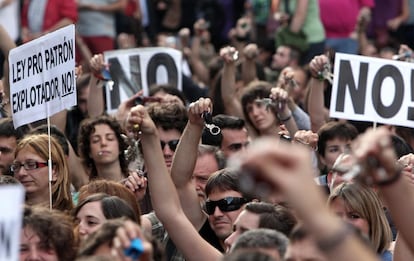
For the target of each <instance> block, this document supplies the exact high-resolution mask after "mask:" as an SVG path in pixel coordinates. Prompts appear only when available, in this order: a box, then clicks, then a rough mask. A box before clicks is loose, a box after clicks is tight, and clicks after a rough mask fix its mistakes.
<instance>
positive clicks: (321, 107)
mask: <svg viewBox="0 0 414 261" xmlns="http://www.w3.org/2000/svg"><path fill="white" fill-rule="evenodd" d="M328 62H329V60H328V57H326V55H319V56H315V57H314V58H313V59H312V61H311V62H310V64H309V68H310V71H311V75H312V78H311V79H310V81H309V100H308V112H309V116H310V119H311V130H312V131H313V132H317V131H318V130H319V128H320V127H321V126H322V125H323V124H324V123H325V122H326V118H327V110H326V108H325V98H324V90H325V82H324V81H321V80H319V79H318V73H319V72H321V71H323V67H324V65H325V64H326V63H328Z"/></svg>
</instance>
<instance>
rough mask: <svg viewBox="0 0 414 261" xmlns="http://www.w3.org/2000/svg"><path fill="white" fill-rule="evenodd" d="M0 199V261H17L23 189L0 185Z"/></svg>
mask: <svg viewBox="0 0 414 261" xmlns="http://www.w3.org/2000/svg"><path fill="white" fill-rule="evenodd" d="M0 198H2V199H3V200H2V203H1V204H0V261H10V260H19V249H20V230H21V227H22V220H23V204H24V188H23V186H21V185H1V186H0Z"/></svg>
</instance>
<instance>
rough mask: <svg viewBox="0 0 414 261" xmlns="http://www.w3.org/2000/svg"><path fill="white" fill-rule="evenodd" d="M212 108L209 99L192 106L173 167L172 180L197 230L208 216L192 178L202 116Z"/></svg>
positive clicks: (187, 214)
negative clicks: (202, 206) (201, 204)
mask: <svg viewBox="0 0 414 261" xmlns="http://www.w3.org/2000/svg"><path fill="white" fill-rule="evenodd" d="M211 106H212V104H211V100H210V99H209V98H206V99H204V98H200V99H199V100H198V101H197V102H193V103H191V104H190V107H189V111H188V116H189V117H188V118H189V119H188V123H187V126H186V127H185V129H184V132H183V134H182V136H181V138H180V143H179V144H178V146H177V149H176V151H175V154H174V159H173V164H172V167H171V178H172V180H173V182H174V184H175V187H176V188H177V192H178V196H179V199H180V202H181V206H182V208H183V210H184V213H185V214H186V216H187V217H188V219H189V220H190V222H191V223H192V224H193V225H194V227H195V228H196V229H197V230H199V229H200V228H201V227H202V225H203V224H204V222H205V220H206V215H205V214H204V212H203V211H202V209H201V206H200V201H199V198H198V195H197V193H196V189H195V186H194V183H193V181H192V176H193V171H194V167H195V164H196V161H197V157H198V156H197V155H198V144H199V143H200V139H201V133H202V131H203V126H204V121H203V119H202V116H201V115H202V113H203V112H211V111H212V107H211Z"/></svg>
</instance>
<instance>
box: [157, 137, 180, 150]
mask: <svg viewBox="0 0 414 261" xmlns="http://www.w3.org/2000/svg"><path fill="white" fill-rule="evenodd" d="M179 142H180V140H179V139H177V140H170V141H167V142H165V141H163V140H160V144H161V149H162V150H164V148H165V145H167V144H168V147H170V149H171V150H172V151H175V150H176V149H177V145H178V143H179Z"/></svg>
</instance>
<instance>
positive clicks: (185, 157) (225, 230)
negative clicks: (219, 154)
mask: <svg viewBox="0 0 414 261" xmlns="http://www.w3.org/2000/svg"><path fill="white" fill-rule="evenodd" d="M206 111H207V112H211V101H210V99H204V98H200V99H199V100H198V101H197V102H194V103H192V104H191V105H190V107H189V113H188V117H189V121H188V123H187V125H186V127H185V130H184V132H183V134H182V136H181V139H180V142H179V145H178V147H177V151H176V153H175V156H174V163H173V164H172V168H171V177H172V180H173V181H174V185H175V187H176V189H177V192H178V195H179V199H180V203H181V206H182V208H183V211H184V213H185V215H186V216H187V217H188V219H189V221H190V222H191V224H192V225H193V226H194V228H195V229H196V230H197V231H198V232H199V234H200V235H201V237H203V238H204V239H205V240H206V241H207V242H209V243H210V245H212V246H214V247H215V248H216V249H218V250H219V251H221V252H224V239H225V238H226V237H227V236H228V235H229V234H230V233H231V231H232V227H233V222H234V220H235V219H236V217H237V215H238V213H240V211H241V210H242V207H243V206H244V204H245V203H247V202H248V201H250V199H247V198H244V197H243V195H242V194H241V193H240V192H239V188H238V181H237V174H236V173H233V172H232V171H229V170H219V171H216V170H217V169H215V170H214V171H216V172H215V173H214V174H213V172H210V173H206V172H205V171H206V170H207V168H205V167H204V168H203V166H202V165H203V164H201V163H202V161H203V160H204V159H203V158H202V155H208V156H212V155H211V153H208V154H205V153H200V145H199V142H200V139H201V132H202V130H203V127H204V125H205V122H204V119H203V117H202V116H201V115H202V114H203V112H206ZM159 135H161V134H159ZM204 163H206V162H204ZM213 163H215V164H217V166H218V167H219V168H220V167H222V165H224V164H223V163H219V162H211V161H210V163H208V164H207V165H208V167H209V169H210V170H211V171H213V169H212V168H211V167H212V166H213V165H215V164H213ZM200 170H203V172H204V174H203V178H204V179H208V181H207V184H205V187H206V189H205V192H203V193H205V197H211V198H209V200H208V201H207V202H208V203H206V204H207V205H208V207H207V208H206V209H205V210H206V211H207V212H208V213H207V215H206V212H204V211H203V206H204V200H205V199H202V200H201V202H200V197H199V196H198V191H197V186H198V185H197V179H198V176H199V174H200V173H199V171H200ZM212 175H213V176H214V178H213V177H211V176H212ZM210 179H212V180H211V181H210ZM207 187H208V193H207ZM200 190H201V186H200ZM209 216H210V217H211V218H208V217H209ZM146 217H147V218H149V219H150V221H151V223H152V228H153V229H152V231H153V235H154V234H157V235H159V234H158V233H159V231H156V230H154V228H155V225H156V222H154V221H155V220H154V218H153V215H152V217H151V216H150V215H146ZM161 235H162V239H163V240H162V241H163V242H166V254H167V257H168V259H170V260H172V259H173V260H182V259H183V257H182V255H181V253H180V252H178V251H177V249H176V247H175V245H174V243H173V242H172V241H171V240H169V239H168V237H167V235H166V234H165V230H163V232H162V234H161Z"/></svg>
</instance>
